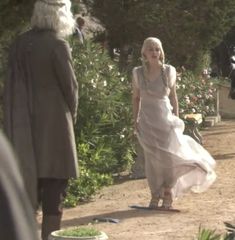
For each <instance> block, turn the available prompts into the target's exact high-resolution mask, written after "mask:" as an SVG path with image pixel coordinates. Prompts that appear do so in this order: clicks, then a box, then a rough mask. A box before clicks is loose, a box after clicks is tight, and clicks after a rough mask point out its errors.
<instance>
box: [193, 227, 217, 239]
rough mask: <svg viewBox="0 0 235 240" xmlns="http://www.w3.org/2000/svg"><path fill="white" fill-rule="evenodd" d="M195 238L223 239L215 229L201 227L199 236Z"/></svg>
mask: <svg viewBox="0 0 235 240" xmlns="http://www.w3.org/2000/svg"><path fill="white" fill-rule="evenodd" d="M195 240H222V238H221V235H219V234H217V233H216V232H215V230H210V229H202V228H201V227H200V228H199V233H198V236H197V238H196V239H195Z"/></svg>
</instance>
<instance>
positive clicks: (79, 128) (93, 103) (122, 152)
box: [65, 40, 133, 206]
mask: <svg viewBox="0 0 235 240" xmlns="http://www.w3.org/2000/svg"><path fill="white" fill-rule="evenodd" d="M71 46H72V54H73V58H74V68H75V72H76V76H77V79H78V82H79V88H80V89H79V107H78V122H77V124H76V127H75V134H76V142H77V146H78V158H79V165H80V167H81V176H80V178H79V179H78V180H72V181H71V182H70V186H69V191H68V192H69V194H68V197H67V199H66V201H65V203H66V205H69V204H71V205H73V206H74V205H75V204H76V203H77V202H78V200H85V199H88V198H89V196H90V195H91V194H93V193H94V192H95V191H96V190H98V189H99V188H100V187H101V186H102V185H103V184H108V183H111V182H112V180H111V174H113V173H118V172H121V171H123V170H126V169H127V168H129V167H130V165H131V163H132V161H133V160H132V158H133V146H132V141H131V132H132V131H131V119H132V111H131V98H130V97H131V94H130V92H131V85H130V83H129V82H128V79H127V77H126V76H125V75H124V74H121V73H120V72H119V71H118V69H117V67H116V65H115V63H113V61H112V60H111V59H110V58H109V57H108V55H107V53H106V52H105V51H104V50H103V49H102V48H101V46H99V45H97V44H94V43H91V42H86V43H85V45H80V44H78V43H77V42H76V41H75V40H74V41H73V40H72V41H71Z"/></svg>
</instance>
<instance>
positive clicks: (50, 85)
mask: <svg viewBox="0 0 235 240" xmlns="http://www.w3.org/2000/svg"><path fill="white" fill-rule="evenodd" d="M77 106H78V84H77V81H76V78H75V75H74V71H73V67H72V61H71V53H70V48H69V45H68V43H67V42H66V41H65V40H63V39H61V38H59V37H58V36H57V35H56V33H55V32H53V31H50V30H37V29H34V30H30V31H28V32H26V33H24V34H22V35H21V36H20V37H19V38H18V39H17V40H16V41H15V43H14V44H13V46H12V48H11V52H10V57H9V77H8V78H7V81H6V82H5V91H4V116H5V118H4V126H5V130H6V133H7V135H8V137H9V138H10V140H11V142H12V144H13V146H14V148H15V150H16V153H17V155H18V157H19V159H20V165H21V168H22V171H23V176H24V179H25V183H26V189H27V190H28V192H29V195H30V198H31V201H32V202H33V205H34V204H36V192H35V191H36V183H37V178H69V177H76V176H77V154H76V145H75V138H74V129H73V123H74V122H75V121H76V115H77Z"/></svg>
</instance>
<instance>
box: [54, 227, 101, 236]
mask: <svg viewBox="0 0 235 240" xmlns="http://www.w3.org/2000/svg"><path fill="white" fill-rule="evenodd" d="M100 234H101V232H100V231H99V230H97V229H95V228H93V227H74V228H70V229H64V230H62V231H60V232H59V233H58V235H59V236H63V237H94V236H99V235H100Z"/></svg>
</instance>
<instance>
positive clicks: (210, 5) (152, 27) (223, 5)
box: [85, 0, 235, 70]
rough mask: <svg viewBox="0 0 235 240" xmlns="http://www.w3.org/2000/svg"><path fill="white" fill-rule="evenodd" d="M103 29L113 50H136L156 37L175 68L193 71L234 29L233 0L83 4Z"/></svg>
mask: <svg viewBox="0 0 235 240" xmlns="http://www.w3.org/2000/svg"><path fill="white" fill-rule="evenodd" d="M85 3H86V4H87V5H88V6H89V7H90V9H91V12H92V14H93V15H95V16H96V17H97V18H98V19H99V20H100V21H101V22H102V24H103V25H104V26H105V28H106V30H107V33H108V40H109V42H110V44H111V45H113V46H114V47H120V48H121V47H122V46H125V45H129V46H132V47H134V48H136V47H137V49H136V51H137V52H139V48H140V45H141V44H142V42H143V40H144V38H146V37H149V36H156V37H159V38H160V39H161V40H162V42H163V45H164V49H165V51H166V53H167V56H168V59H169V60H170V62H171V63H172V64H173V65H175V66H182V65H184V66H185V67H187V68H190V69H193V70H194V68H197V64H199V63H200V59H201V56H202V55H203V54H204V52H205V51H207V50H209V49H212V48H213V47H214V46H216V45H217V44H218V43H219V42H220V41H221V40H222V38H223V36H224V35H225V34H226V33H227V32H228V31H229V29H230V28H231V27H232V26H233V25H234V16H235V2H234V1H233V0H198V1H186V0H178V1H175V0H167V1H156V0H123V1H116V0H85Z"/></svg>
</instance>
